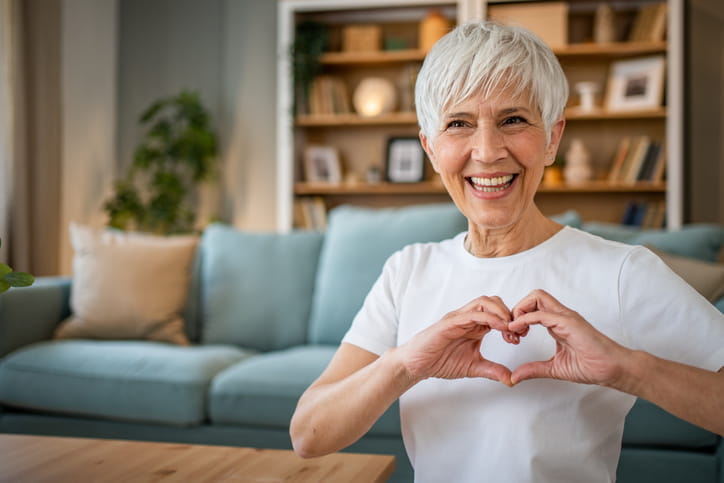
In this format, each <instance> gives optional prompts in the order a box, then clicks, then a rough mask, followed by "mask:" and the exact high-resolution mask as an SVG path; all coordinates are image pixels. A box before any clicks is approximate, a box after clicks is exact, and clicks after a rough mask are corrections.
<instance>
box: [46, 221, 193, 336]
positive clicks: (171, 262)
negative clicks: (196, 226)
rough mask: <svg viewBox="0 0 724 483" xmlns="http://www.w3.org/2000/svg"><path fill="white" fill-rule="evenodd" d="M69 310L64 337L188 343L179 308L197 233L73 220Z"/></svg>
mask: <svg viewBox="0 0 724 483" xmlns="http://www.w3.org/2000/svg"><path fill="white" fill-rule="evenodd" d="M70 235H71V241H72V243H73V249H74V250H75V255H74V257H73V289H72V290H71V295H70V306H71V309H72V312H73V313H72V315H71V316H70V317H68V318H67V319H66V320H65V321H64V322H63V323H62V324H61V325H60V326H58V328H57V330H56V332H55V336H56V337H57V338H62V339H68V338H73V339H78V338H88V339H136V340H140V339H146V340H155V341H160V342H170V343H174V344H181V345H188V344H189V341H188V338H187V337H186V334H185V332H184V322H183V319H182V318H181V311H182V309H183V307H184V302H185V301H186V297H187V295H188V288H189V281H190V279H191V267H192V263H193V258H194V253H195V251H196V246H197V244H198V239H197V237H195V236H170V237H165V236H153V235H147V234H140V233H125V232H120V231H117V230H98V229H94V228H91V227H87V226H81V225H77V224H71V226H70Z"/></svg>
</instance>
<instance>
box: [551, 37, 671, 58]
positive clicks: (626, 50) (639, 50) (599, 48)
mask: <svg viewBox="0 0 724 483" xmlns="http://www.w3.org/2000/svg"><path fill="white" fill-rule="evenodd" d="M666 49H667V44H666V41H662V42H611V43H608V44H597V43H581V44H568V45H566V46H564V47H555V48H553V52H554V53H555V54H556V55H557V56H559V57H577V56H581V57H586V56H592V57H618V56H623V55H642V54H655V53H665V52H666Z"/></svg>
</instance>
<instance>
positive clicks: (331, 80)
mask: <svg viewBox="0 0 724 483" xmlns="http://www.w3.org/2000/svg"><path fill="white" fill-rule="evenodd" d="M350 112H352V110H351V107H350V101H349V93H348V91H347V85H346V84H345V83H344V81H343V80H342V79H340V78H338V77H334V76H328V75H320V76H317V77H316V78H315V79H314V81H313V82H312V85H311V88H310V92H309V114H311V115H324V114H347V113H350Z"/></svg>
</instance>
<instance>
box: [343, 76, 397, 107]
mask: <svg viewBox="0 0 724 483" xmlns="http://www.w3.org/2000/svg"><path fill="white" fill-rule="evenodd" d="M352 104H353V105H354V109H355V111H357V113H358V114H359V115H360V116H364V117H373V116H378V115H380V114H385V113H388V112H392V111H393V110H394V109H395V107H396V106H397V91H396V90H395V85H394V84H393V83H392V82H391V81H389V80H388V79H385V78H382V77H367V78H365V79H363V80H362V82H360V83H359V85H358V86H357V88H356V89H355V90H354V95H353V96H352Z"/></svg>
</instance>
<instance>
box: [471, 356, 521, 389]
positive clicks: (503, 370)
mask: <svg viewBox="0 0 724 483" xmlns="http://www.w3.org/2000/svg"><path fill="white" fill-rule="evenodd" d="M510 375H511V374H510V369H508V368H507V367H505V366H504V365H502V364H498V363H497V362H492V361H488V360H484V361H480V362H479V363H478V364H475V365H474V366H473V367H471V374H470V376H471V377H485V378H487V379H492V380H493V381H499V382H502V383H503V384H505V385H506V386H512V384H511V382H510Z"/></svg>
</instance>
